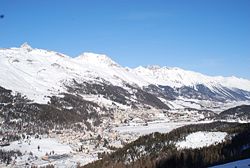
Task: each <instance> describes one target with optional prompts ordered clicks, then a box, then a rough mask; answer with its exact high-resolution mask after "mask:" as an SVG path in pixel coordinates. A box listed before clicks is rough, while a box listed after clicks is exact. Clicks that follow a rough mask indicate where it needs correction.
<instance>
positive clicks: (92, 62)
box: [0, 44, 147, 103]
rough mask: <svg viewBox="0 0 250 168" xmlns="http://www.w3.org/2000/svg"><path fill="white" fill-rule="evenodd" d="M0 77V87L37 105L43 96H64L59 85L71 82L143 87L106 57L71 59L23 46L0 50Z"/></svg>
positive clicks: (134, 77) (141, 82)
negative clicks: (100, 79)
mask: <svg viewBox="0 0 250 168" xmlns="http://www.w3.org/2000/svg"><path fill="white" fill-rule="evenodd" d="M114 65H116V66H114ZM0 74H1V78H0V86H2V87H4V88H6V89H11V90H13V91H16V92H21V93H23V94H24V95H26V96H27V97H28V98H30V99H31V100H35V101H36V102H39V103H47V101H48V100H49V99H48V98H47V97H46V96H51V95H56V94H58V93H60V92H65V91H66V90H65V88H64V85H63V84H64V83H67V81H71V80H72V79H78V80H86V81H95V80H99V78H102V79H105V80H106V81H108V82H111V83H112V84H114V85H119V86H123V83H124V81H126V82H128V83H133V84H134V83H136V84H138V85H141V86H142V85H146V84H147V83H146V82H144V81H143V79H140V78H139V77H138V76H136V75H135V74H132V73H130V72H128V71H127V70H126V69H125V68H123V67H120V66H119V65H118V64H116V63H115V62H113V61H112V60H111V59H109V58H108V57H107V56H104V55H98V54H92V53H85V54H84V55H81V56H79V57H76V58H71V57H68V56H66V55H64V54H61V53H57V52H53V51H46V50H41V49H32V48H31V47H30V46H28V45H27V44H25V45H22V46H21V47H20V48H11V49H1V50H0Z"/></svg>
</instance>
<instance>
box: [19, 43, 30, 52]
mask: <svg viewBox="0 0 250 168" xmlns="http://www.w3.org/2000/svg"><path fill="white" fill-rule="evenodd" d="M20 48H22V49H25V50H29V51H30V50H32V47H31V46H30V45H29V44H28V43H27V42H25V43H23V44H22V45H21V46H20Z"/></svg>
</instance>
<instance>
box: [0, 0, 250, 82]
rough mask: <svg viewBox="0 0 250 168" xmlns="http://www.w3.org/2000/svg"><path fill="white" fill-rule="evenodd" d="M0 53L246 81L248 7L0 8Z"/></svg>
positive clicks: (249, 68)
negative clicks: (24, 49) (58, 55)
mask: <svg viewBox="0 0 250 168" xmlns="http://www.w3.org/2000/svg"><path fill="white" fill-rule="evenodd" d="M2 14H4V18H2V19H0V47H13V46H19V45H20V44H22V43H23V42H28V43H29V44H30V45H31V46H32V47H34V48H44V49H49V50H55V51H58V52H62V53H64V54H67V55H69V56H72V57H75V56H77V55H79V54H80V53H82V52H84V51H88V52H96V53H104V54H107V55H108V56H110V57H111V58H112V59H113V60H115V61H116V62H118V63H119V64H121V65H123V66H128V67H136V66H139V65H152V64H159V65H161V66H171V67H173V66H176V67H181V68H184V69H188V70H194V71H198V72H201V73H205V74H208V75H224V76H232V75H235V76H239V77H244V78H248V79H250V0H196V1H194V0H182V1H181V0H171V1H168V0H1V1H0V15H2Z"/></svg>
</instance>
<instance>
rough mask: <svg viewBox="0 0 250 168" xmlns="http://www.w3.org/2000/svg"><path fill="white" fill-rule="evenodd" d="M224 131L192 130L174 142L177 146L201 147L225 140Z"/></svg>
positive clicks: (225, 134)
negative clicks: (182, 138) (181, 139)
mask: <svg viewBox="0 0 250 168" xmlns="http://www.w3.org/2000/svg"><path fill="white" fill-rule="evenodd" d="M226 136H227V133H226V132H203V131H199V132H194V133H191V134H189V135H188V136H186V137H185V140H183V141H179V142H177V143H176V146H177V147H178V148H192V149H195V148H202V147H205V146H210V145H212V144H216V143H220V142H223V141H224V140H225V138H226Z"/></svg>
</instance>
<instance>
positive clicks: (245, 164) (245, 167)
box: [211, 159, 250, 168]
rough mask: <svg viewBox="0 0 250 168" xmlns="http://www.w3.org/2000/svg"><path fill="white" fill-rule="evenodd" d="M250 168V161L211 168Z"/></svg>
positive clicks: (240, 161) (245, 160)
mask: <svg viewBox="0 0 250 168" xmlns="http://www.w3.org/2000/svg"><path fill="white" fill-rule="evenodd" d="M236 167H237V168H249V167H250V159H244V160H239V161H235V162H230V163H227V164H222V165H218V166H214V167H211V168H236Z"/></svg>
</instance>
